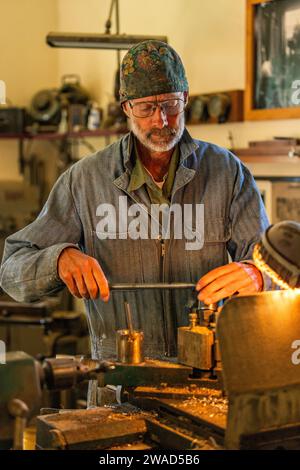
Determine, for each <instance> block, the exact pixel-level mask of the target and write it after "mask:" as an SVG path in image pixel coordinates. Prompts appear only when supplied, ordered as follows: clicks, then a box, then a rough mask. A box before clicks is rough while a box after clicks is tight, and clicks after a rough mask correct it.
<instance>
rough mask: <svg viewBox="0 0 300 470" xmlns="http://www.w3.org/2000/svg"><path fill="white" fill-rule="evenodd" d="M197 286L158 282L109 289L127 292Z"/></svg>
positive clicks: (118, 285) (194, 285)
mask: <svg viewBox="0 0 300 470" xmlns="http://www.w3.org/2000/svg"><path fill="white" fill-rule="evenodd" d="M195 287H196V284H193V283H189V282H172V283H169V284H168V283H164V282H156V283H150V284H111V285H110V286H109V289H110V290H111V291H115V290H117V291H126V290H139V289H195Z"/></svg>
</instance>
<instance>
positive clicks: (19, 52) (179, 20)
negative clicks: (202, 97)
mask: <svg viewBox="0 0 300 470" xmlns="http://www.w3.org/2000/svg"><path fill="white" fill-rule="evenodd" d="M109 7H110V0H43V1H40V0H14V1H13V2H11V1H10V0H1V29H0V47H1V56H0V78H1V79H3V80H5V81H6V83H7V91H8V97H9V98H10V100H11V101H12V102H13V103H14V104H16V105H26V104H28V103H29V101H30V99H31V97H32V96H33V94H34V93H35V92H36V91H38V90H40V89H42V88H49V87H53V86H58V85H59V84H60V79H61V76H62V75H63V74H66V73H78V74H79V75H80V77H81V81H82V84H83V86H85V87H86V88H87V89H88V90H89V91H90V92H91V93H92V94H93V97H94V98H95V99H96V100H97V101H98V102H99V103H100V105H101V106H102V107H104V108H105V106H106V104H107V103H108V102H109V101H110V100H111V99H112V98H113V83H114V75H115V71H116V68H117V58H116V56H117V53H116V52H115V51H105V50H79V49H77V50H76V49H73V50H67V49H52V48H50V47H48V46H47V45H46V44H45V36H46V33H47V32H48V31H51V30H52V31H59V30H60V31H77V32H80V31H82V32H96V31H99V32H104V25H105V21H106V19H107V17H108V13H109ZM245 15H246V1H244V0H215V1H214V2H212V1H211V0H201V1H200V0H163V1H162V0H151V1H147V0H144V1H140V0H120V21H121V32H123V33H124V32H126V33H127V34H130V33H133V34H165V35H167V36H168V38H169V41H170V44H172V45H173V46H174V48H175V49H176V50H177V51H178V52H179V54H180V55H181V56H182V58H183V61H184V63H185V66H186V70H187V75H188V78H189V83H190V92H191V93H192V94H194V93H206V92H213V91H221V90H226V89H237V88H241V89H242V88H244V86H245ZM112 32H115V22H114V17H113V26H112ZM122 55H123V53H122ZM299 124H300V120H299V119H291V120H286V121H273V120H272V121H265V122H262V121H258V122H245V123H236V124H235V123H234V124H223V125H201V126H191V127H190V131H191V133H192V134H193V136H195V137H197V138H200V139H203V140H208V141H213V142H215V143H218V144H220V145H224V146H229V140H228V133H229V131H231V132H232V134H233V139H234V144H235V146H236V147H244V146H246V145H247V142H248V141H249V140H251V139H255V140H259V139H268V138H272V137H273V136H274V135H282V136H283V135H285V136H287V135H293V136H299V129H300V126H299ZM92 144H93V145H94V147H98V148H99V147H102V146H103V145H104V141H103V139H99V141H97V140H94V139H93V141H92ZM34 145H37V146H39V144H38V143H35V144H34ZM43 152H44V155H45V158H49V157H53V156H54V150H53V148H52V147H51V146H50V144H47V143H43ZM87 153H88V151H87V150H86V149H82V155H85V154H87ZM0 155H1V158H0V178H1V179H17V178H20V175H19V171H18V165H17V156H16V155H17V143H16V142H8V141H5V142H3V141H2V142H1V144H0ZM298 166H299V165H295V171H298V172H299V168H297V167H298ZM282 171H284V168H281V167H280V166H279V167H278V172H279V173H280V174H283V173H282ZM49 175H50V176H51V172H50V173H49Z"/></svg>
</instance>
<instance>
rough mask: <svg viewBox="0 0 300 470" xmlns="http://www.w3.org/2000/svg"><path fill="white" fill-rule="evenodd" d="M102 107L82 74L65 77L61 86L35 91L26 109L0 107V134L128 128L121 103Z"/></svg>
mask: <svg viewBox="0 0 300 470" xmlns="http://www.w3.org/2000/svg"><path fill="white" fill-rule="evenodd" d="M106 115H107V117H106V118H105V120H104V112H103V109H102V108H101V107H100V106H99V104H98V103H97V101H95V99H93V97H92V95H91V94H90V93H89V92H88V91H87V90H86V89H85V88H84V87H83V86H82V85H81V82H80V77H79V76H78V75H76V74H68V75H64V76H63V77H62V82H61V85H60V87H59V88H53V89H42V90H39V91H37V93H35V94H34V96H33V97H32V99H31V101H30V105H29V107H28V108H27V109H25V108H21V107H18V106H6V105H2V106H1V107H0V135H1V134H2V135H3V134H5V135H15V134H22V133H25V132H28V133H33V134H35V133H48V132H58V133H60V134H65V133H68V132H80V131H87V130H88V131H97V130H98V129H100V128H106V129H115V130H119V129H120V128H122V129H124V130H126V129H127V124H126V116H125V115H124V113H123V111H122V109H121V107H120V104H119V103H118V102H117V101H116V102H110V103H109V104H108V108H107V112H106Z"/></svg>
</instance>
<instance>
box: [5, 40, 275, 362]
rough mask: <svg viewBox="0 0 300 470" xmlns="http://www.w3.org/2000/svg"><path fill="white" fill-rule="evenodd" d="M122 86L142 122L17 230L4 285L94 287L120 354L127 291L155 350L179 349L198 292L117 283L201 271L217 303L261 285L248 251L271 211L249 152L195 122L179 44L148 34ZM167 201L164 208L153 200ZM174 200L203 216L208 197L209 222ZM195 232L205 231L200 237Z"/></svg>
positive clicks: (9, 245)
mask: <svg viewBox="0 0 300 470" xmlns="http://www.w3.org/2000/svg"><path fill="white" fill-rule="evenodd" d="M120 97H121V103H122V107H123V110H124V112H125V113H126V115H127V116H128V118H129V122H130V124H131V132H130V133H129V134H127V135H126V136H125V137H123V138H122V139H120V140H119V141H118V142H116V143H114V144H113V145H110V146H109V147H106V148H105V149H104V150H102V151H99V152H97V153H96V154H94V155H92V156H90V157H87V158H85V159H82V160H81V161H80V162H78V163H76V164H75V165H73V166H72V167H71V168H70V169H69V170H67V171H66V172H65V173H64V174H63V175H62V176H61V177H60V178H59V179H58V181H57V182H56V184H55V186H54V187H53V189H52V191H51V193H50V196H49V198H48V201H47V202H46V204H45V207H44V208H43V210H42V211H41V213H40V215H39V216H38V218H37V219H36V220H35V221H34V222H33V223H32V224H30V225H29V226H28V227H25V228H24V229H23V230H21V231H19V232H18V233H16V234H14V235H12V236H10V237H9V238H8V239H7V241H6V246H5V253H4V257H3V263H2V267H1V273H0V274H1V278H0V279H1V285H2V287H3V289H4V290H5V291H6V292H8V293H9V294H10V295H11V296H12V297H14V298H15V299H16V300H20V301H24V300H25V301H26V300H27V301H32V300H35V299H39V298H40V297H42V296H44V295H49V294H51V293H54V292H57V291H58V290H60V289H62V288H63V287H64V286H65V285H66V286H67V287H68V289H69V291H70V292H71V293H72V294H73V295H75V296H77V297H82V298H84V299H85V303H86V308H87V316H88V320H89V325H90V333H91V338H92V349H93V356H94V357H108V356H112V355H113V354H114V352H115V331H116V330H117V329H120V328H124V327H125V326H126V322H125V314H124V307H123V306H124V301H125V300H127V301H128V302H129V303H130V305H131V309H132V313H133V324H134V327H135V328H140V329H142V330H143V331H144V334H145V353H146V355H150V356H156V357H161V356H162V355H166V356H172V355H175V354H176V328H177V327H178V326H181V325H184V324H186V323H187V314H186V311H185V308H184V306H185V305H186V303H187V302H188V301H189V300H191V297H192V295H193V293H192V292H190V291H182V290H180V291H170V290H167V291H159V290H152V291H131V292H127V293H125V292H114V293H110V292H109V283H116V282H121V283H126V282H127V283H132V282H138V283H149V282H150V283H153V282H159V281H160V282H176V281H187V282H193V283H195V285H196V286H197V290H198V291H199V299H200V300H202V301H204V302H206V303H211V302H215V301H218V300H220V299H222V298H225V297H228V296H231V295H232V294H235V293H250V292H258V291H260V290H261V289H262V288H263V279H262V275H261V273H260V271H259V270H258V269H257V268H256V267H255V266H254V265H252V264H251V261H250V262H249V259H251V254H252V250H253V246H254V244H255V243H256V241H257V240H258V239H259V237H260V234H261V233H262V232H263V231H264V230H265V229H266V227H267V226H268V221H267V218H266V214H265V211H264V207H263V204H262V201H261V199H260V196H259V193H258V191H257V188H256V186H255V183H254V181H253V178H252V176H251V174H250V173H249V171H248V170H247V169H246V168H245V167H244V166H243V165H242V163H241V162H240V161H239V160H238V159H237V158H236V157H234V156H233V155H232V154H231V153H230V152H229V151H227V150H225V149H222V148H220V147H218V146H216V145H213V144H209V143H205V142H202V141H198V140H195V139H192V138H191V136H190V135H189V133H188V132H187V130H186V129H185V124H184V108H185V105H186V103H187V101H188V83H187V79H186V75H185V71H184V67H183V64H182V62H181V59H180V57H179V56H178V54H177V53H176V52H175V51H174V50H173V49H172V48H171V47H170V46H168V45H167V44H164V43H161V42H158V41H145V42H143V43H140V44H138V45H136V46H134V47H133V48H132V49H130V50H129V51H128V53H127V54H126V56H125V57H124V60H123V62H122V66H121V89H120ZM161 206H162V207H163V210H162V213H160V212H159V211H158V212H155V211H154V212H153V211H152V207H155V208H156V209H157V207H161ZM174 207H176V210H177V209H178V208H179V209H181V208H186V207H188V208H192V212H193V215H194V216H195V212H196V214H197V210H196V209H198V207H200V208H201V207H202V210H203V208H204V223H203V224H202V226H201V227H199V224H198V222H199V221H198V222H197V217H196V219H195V217H194V218H192V219H191V218H189V219H188V221H187V220H184V218H183V220H182V221H181V222H180V223H179V224H178V220H177V225H176V224H173V225H172V224H171V223H170V221H171V220H173V218H175V217H174V212H176V211H175V210H174V211H173V210H171V208H174ZM168 208H170V210H169V212H168ZM138 211H140V214H139V217H140V218H139V219H138V221H139V224H137V221H136V220H135V221H134V216H137V212H138ZM199 211H200V212H201V210H200V209H199ZM179 212H180V211H179ZM200 212H199V213H200ZM163 215H164V216H166V215H167V221H168V230H167V231H166V230H164V227H163V224H161V221H162V218H163ZM181 215H185V211H182V212H181ZM202 215H203V214H202ZM104 216H105V217H104ZM165 220H166V219H165ZM149 221H150V225H151V223H153V225H155V224H156V225H155V226H156V229H157V230H152V228H149V225H147V224H148V222H149ZM201 221H202V222H203V217H202V218H201ZM143 224H144V227H142V225H143ZM137 225H139V228H138V229H137ZM186 226H188V227H186ZM145 227H146V228H145ZM183 227H184V231H183V230H182V228H183ZM186 228H187V231H186V230H185V229H186ZM180 229H181V230H180ZM183 232H184V234H183ZM189 232H190V233H191V234H192V235H193V236H194V237H195V238H196V239H197V240H198V241H199V240H202V242H201V243H200V244H198V245H197V244H196V245H195V246H191V244H192V241H191V238H190V237H188V235H187V234H188V233H189ZM154 233H155V236H154V235H153V234H154ZM186 238H189V240H190V245H189V248H187V245H188V244H187V240H186ZM195 247H196V249H195ZM228 253H229V254H230V256H231V259H232V260H233V262H231V263H228Z"/></svg>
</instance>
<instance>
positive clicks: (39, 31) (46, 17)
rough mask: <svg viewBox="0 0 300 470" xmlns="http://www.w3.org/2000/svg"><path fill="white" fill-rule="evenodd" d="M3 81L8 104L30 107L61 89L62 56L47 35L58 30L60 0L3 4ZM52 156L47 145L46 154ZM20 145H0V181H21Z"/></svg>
mask: <svg viewBox="0 0 300 470" xmlns="http://www.w3.org/2000/svg"><path fill="white" fill-rule="evenodd" d="M0 19H1V27H0V51H1V53H0V79H1V80H4V81H5V83H6V89H7V90H6V91H7V98H8V99H7V101H8V104H12V105H16V106H27V105H28V104H29V103H30V100H31V98H32V96H33V95H34V94H35V93H36V92H37V91H38V90H40V89H43V88H51V87H53V86H55V85H57V80H58V77H59V73H58V56H57V53H56V51H54V50H53V49H50V48H49V47H47V46H46V45H45V35H46V32H47V31H50V30H55V29H56V28H57V2H56V0H42V1H41V0H13V1H11V0H1V2H0ZM45 151H46V152H48V151H49V152H50V151H51V149H48V148H47V145H46V147H45V145H44V146H43V152H45ZM17 153H18V143H17V141H12V140H5V141H3V140H2V141H1V142H0V179H1V180H18V179H21V178H22V177H21V175H20V174H19V168H18V157H17Z"/></svg>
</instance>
